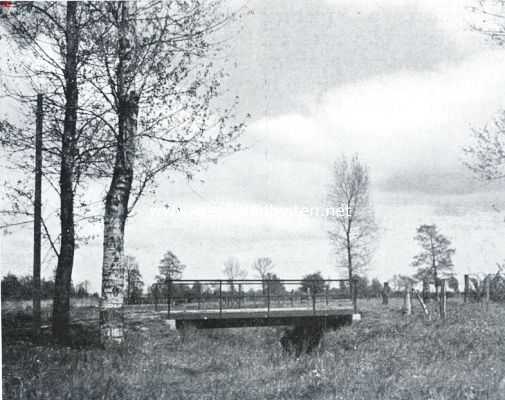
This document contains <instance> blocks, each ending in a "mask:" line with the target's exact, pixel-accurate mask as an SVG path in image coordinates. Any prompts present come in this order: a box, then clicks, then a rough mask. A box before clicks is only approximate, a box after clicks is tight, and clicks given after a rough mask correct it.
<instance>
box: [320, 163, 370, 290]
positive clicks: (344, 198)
mask: <svg viewBox="0 0 505 400" xmlns="http://www.w3.org/2000/svg"><path fill="white" fill-rule="evenodd" d="M369 190H370V178H369V173H368V168H367V167H366V166H365V165H364V164H362V163H361V162H360V161H359V159H358V156H357V155H354V156H353V157H352V158H351V160H350V161H348V160H347V159H346V158H345V157H342V158H341V159H340V160H339V161H337V162H336V163H335V164H334V166H333V185H332V186H331V188H330V191H329V194H328V203H329V207H330V210H332V213H329V216H328V219H329V223H330V230H329V232H328V233H329V237H330V241H331V243H332V245H333V247H334V249H335V252H336V254H337V257H339V260H338V262H339V263H341V264H342V265H343V266H345V267H346V268H347V271H348V276H349V280H352V278H353V275H354V274H355V273H358V272H360V271H362V270H363V269H364V268H365V267H366V266H367V264H368V263H369V260H370V257H371V252H372V243H373V241H374V239H375V237H376V232H377V226H376V223H375V217H374V214H373V211H372V208H371V203H370V196H369Z"/></svg>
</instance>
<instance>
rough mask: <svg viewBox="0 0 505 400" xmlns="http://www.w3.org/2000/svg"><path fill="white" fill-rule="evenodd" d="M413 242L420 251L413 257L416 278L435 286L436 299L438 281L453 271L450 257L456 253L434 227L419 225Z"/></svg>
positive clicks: (448, 241) (447, 240) (449, 242)
mask: <svg viewBox="0 0 505 400" xmlns="http://www.w3.org/2000/svg"><path fill="white" fill-rule="evenodd" d="M414 240H415V241H417V242H418V244H419V245H420V246H421V248H422V251H421V253H419V254H418V255H416V256H415V257H414V260H413V261H412V266H413V267H415V268H417V273H416V278H417V279H419V280H422V281H424V280H428V282H433V283H434V284H435V292H436V295H437V298H438V287H439V279H440V278H441V277H442V276H443V275H445V274H447V273H450V272H451V271H452V270H453V267H454V265H453V263H452V256H453V255H454V253H455V252H456V250H455V249H453V248H451V247H450V246H451V241H450V240H449V239H447V238H446V237H445V236H444V235H442V234H441V233H439V232H438V231H437V226H436V225H420V226H419V227H418V228H417V233H416V236H415V237H414Z"/></svg>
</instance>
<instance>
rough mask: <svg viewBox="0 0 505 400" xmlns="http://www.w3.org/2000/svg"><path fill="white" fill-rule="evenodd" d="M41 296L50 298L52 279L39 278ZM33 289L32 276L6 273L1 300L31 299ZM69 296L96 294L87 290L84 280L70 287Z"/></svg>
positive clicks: (51, 295) (52, 290)
mask: <svg viewBox="0 0 505 400" xmlns="http://www.w3.org/2000/svg"><path fill="white" fill-rule="evenodd" d="M40 283H41V298H42V299H44V300H46V299H52V298H53V296H54V280H51V279H44V278H42V279H41V282H40ZM32 291H33V278H32V277H31V276H30V275H24V276H19V277H18V276H16V275H14V274H11V273H9V274H7V275H6V276H4V277H3V278H2V301H3V300H31V299H32ZM70 294H71V297H89V296H98V294H97V293H93V294H91V293H90V292H89V282H88V281H84V282H81V283H78V284H76V285H74V284H73V283H72V284H71V287H70Z"/></svg>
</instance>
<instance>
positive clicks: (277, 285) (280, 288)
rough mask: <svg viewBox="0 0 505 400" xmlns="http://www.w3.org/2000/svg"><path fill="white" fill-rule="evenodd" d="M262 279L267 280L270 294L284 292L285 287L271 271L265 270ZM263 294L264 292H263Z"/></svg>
mask: <svg viewBox="0 0 505 400" xmlns="http://www.w3.org/2000/svg"><path fill="white" fill-rule="evenodd" d="M263 279H264V280H266V281H268V282H267V285H268V288H269V290H270V294H272V295H277V296H278V295H281V294H283V293H286V288H285V287H284V285H283V284H282V281H281V279H280V278H279V277H278V276H277V275H276V274H274V273H272V272H267V273H266V274H265V275H264V278H263ZM263 294H264V293H263Z"/></svg>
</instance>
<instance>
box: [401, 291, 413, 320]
mask: <svg viewBox="0 0 505 400" xmlns="http://www.w3.org/2000/svg"><path fill="white" fill-rule="evenodd" d="M403 311H404V313H405V314H407V315H410V314H412V303H411V301H410V283H407V284H406V285H405V295H404V297H403Z"/></svg>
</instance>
